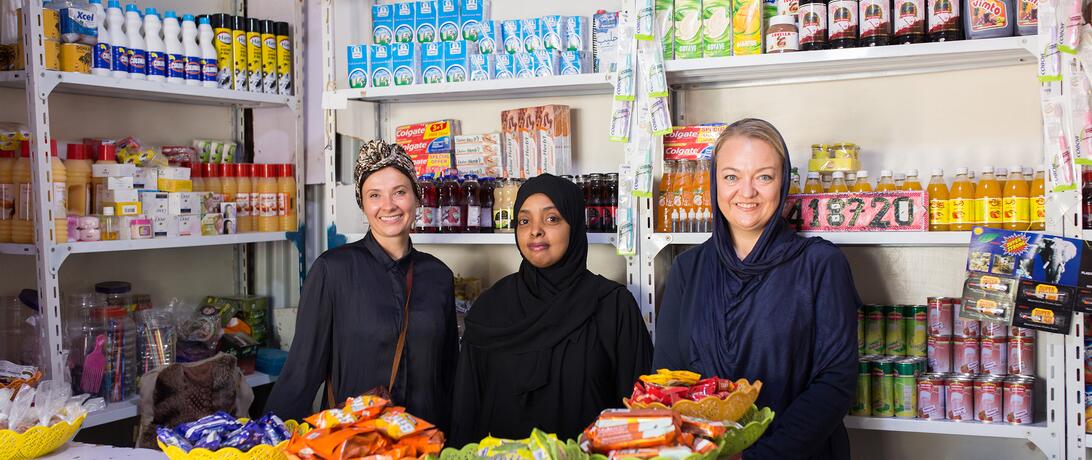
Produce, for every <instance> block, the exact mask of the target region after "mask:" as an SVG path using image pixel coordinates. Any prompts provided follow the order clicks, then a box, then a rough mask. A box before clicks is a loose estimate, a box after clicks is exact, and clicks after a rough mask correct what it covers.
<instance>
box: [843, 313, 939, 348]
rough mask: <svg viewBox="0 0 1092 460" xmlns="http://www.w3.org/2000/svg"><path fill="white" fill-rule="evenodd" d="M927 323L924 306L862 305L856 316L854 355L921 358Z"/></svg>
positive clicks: (924, 344)
mask: <svg viewBox="0 0 1092 460" xmlns="http://www.w3.org/2000/svg"><path fill="white" fill-rule="evenodd" d="M927 323H928V317H927V310H926V306H925V305H865V306H864V308H863V309H861V310H859V311H858V313H857V351H858V354H859V355H860V356H874V355H875V356H879V355H883V356H910V357H924V356H925V346H926V343H925V342H926V337H927V334H926V332H927V331H926V329H927V326H928V324H927Z"/></svg>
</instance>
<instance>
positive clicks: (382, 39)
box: [372, 4, 394, 45]
mask: <svg viewBox="0 0 1092 460" xmlns="http://www.w3.org/2000/svg"><path fill="white" fill-rule="evenodd" d="M372 43H373V44H377V45H389V44H391V43H394V8H393V5H389V4H385V5H372Z"/></svg>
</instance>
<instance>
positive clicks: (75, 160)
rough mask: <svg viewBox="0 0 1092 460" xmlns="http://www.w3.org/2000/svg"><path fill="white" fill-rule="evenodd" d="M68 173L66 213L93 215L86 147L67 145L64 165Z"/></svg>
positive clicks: (89, 159)
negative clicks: (66, 156)
mask: <svg viewBox="0 0 1092 460" xmlns="http://www.w3.org/2000/svg"><path fill="white" fill-rule="evenodd" d="M64 166H65V169H66V172H67V173H68V197H67V200H68V213H69V214H75V215H77V216H88V215H91V214H94V212H92V209H94V208H92V207H91V156H90V155H89V154H88V153H87V146H86V145H83V144H68V158H66V159H65V163H64Z"/></svg>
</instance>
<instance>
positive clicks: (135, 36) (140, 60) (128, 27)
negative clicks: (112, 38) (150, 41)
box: [125, 3, 148, 80]
mask: <svg viewBox="0 0 1092 460" xmlns="http://www.w3.org/2000/svg"><path fill="white" fill-rule="evenodd" d="M142 26H144V20H142V19H141V18H140V10H139V9H138V8H137V6H136V5H134V4H132V3H130V4H128V5H125V37H126V38H127V39H128V42H129V78H133V79H137V80H147V79H148V49H147V48H145V47H144V36H143V35H141V34H140V28H141V27H142Z"/></svg>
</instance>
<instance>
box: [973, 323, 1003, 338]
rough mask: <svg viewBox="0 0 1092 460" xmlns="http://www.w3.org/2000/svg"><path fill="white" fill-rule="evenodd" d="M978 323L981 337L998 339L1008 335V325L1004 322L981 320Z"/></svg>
mask: <svg viewBox="0 0 1092 460" xmlns="http://www.w3.org/2000/svg"><path fill="white" fill-rule="evenodd" d="M980 324H981V334H982V337H989V338H991V339H998V338H1002V337H1008V336H1009V326H1008V325H1006V324H1005V323H999V322H996V321H982V322H981V323H980Z"/></svg>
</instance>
